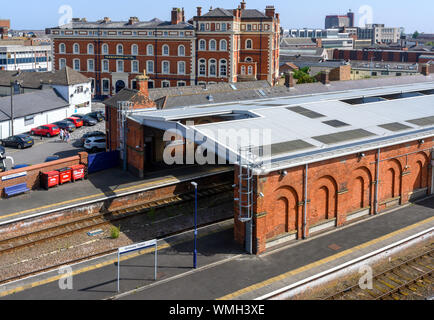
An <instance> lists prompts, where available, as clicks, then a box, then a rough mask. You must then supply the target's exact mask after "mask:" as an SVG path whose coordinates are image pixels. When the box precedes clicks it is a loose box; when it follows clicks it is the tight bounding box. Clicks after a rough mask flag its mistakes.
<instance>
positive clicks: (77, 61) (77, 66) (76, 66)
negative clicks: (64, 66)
mask: <svg viewBox="0 0 434 320" xmlns="http://www.w3.org/2000/svg"><path fill="white" fill-rule="evenodd" d="M73 67H74V70H75V71H80V59H74V62H73Z"/></svg>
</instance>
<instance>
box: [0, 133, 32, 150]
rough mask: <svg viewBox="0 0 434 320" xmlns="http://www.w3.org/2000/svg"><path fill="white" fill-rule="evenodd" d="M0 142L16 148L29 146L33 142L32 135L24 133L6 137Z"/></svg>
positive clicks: (5, 145)
mask: <svg viewBox="0 0 434 320" xmlns="http://www.w3.org/2000/svg"><path fill="white" fill-rule="evenodd" d="M1 144H2V146H4V147H13V148H18V149H24V148H30V147H31V146H33V145H34V144H35V141H34V140H33V138H32V137H30V136H28V135H26V134H19V135H16V136H12V137H9V138H6V139H2V140H1Z"/></svg>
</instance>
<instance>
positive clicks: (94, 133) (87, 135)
mask: <svg viewBox="0 0 434 320" xmlns="http://www.w3.org/2000/svg"><path fill="white" fill-rule="evenodd" d="M91 137H104V138H105V133H104V132H102V131H92V132H88V133H85V134H84V135H83V136H82V137H81V139H80V140H81V143H82V145H84V142H85V141H86V140H87V139H89V138H91Z"/></svg>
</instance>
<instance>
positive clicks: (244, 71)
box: [241, 66, 246, 75]
mask: <svg viewBox="0 0 434 320" xmlns="http://www.w3.org/2000/svg"><path fill="white" fill-rule="evenodd" d="M241 74H242V75H245V74H246V66H241Z"/></svg>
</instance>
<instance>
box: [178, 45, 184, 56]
mask: <svg viewBox="0 0 434 320" xmlns="http://www.w3.org/2000/svg"><path fill="white" fill-rule="evenodd" d="M181 50H182V52H181ZM178 56H179V57H185V46H183V45H182V44H181V45H180V46H178Z"/></svg>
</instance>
